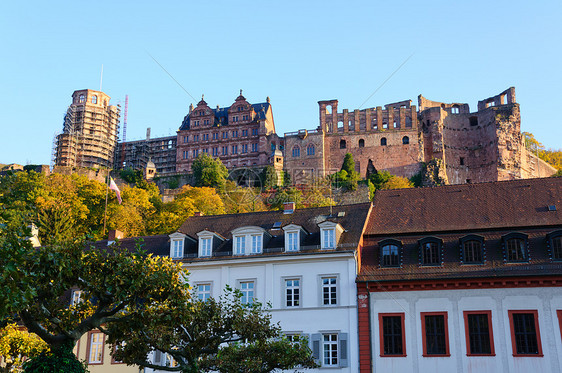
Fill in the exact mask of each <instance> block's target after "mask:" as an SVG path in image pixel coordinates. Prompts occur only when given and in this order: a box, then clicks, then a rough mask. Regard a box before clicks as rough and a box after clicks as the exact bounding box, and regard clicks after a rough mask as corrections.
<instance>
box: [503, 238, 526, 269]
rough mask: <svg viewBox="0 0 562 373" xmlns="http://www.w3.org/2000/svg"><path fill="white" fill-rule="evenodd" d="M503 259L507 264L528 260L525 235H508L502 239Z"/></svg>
mask: <svg viewBox="0 0 562 373" xmlns="http://www.w3.org/2000/svg"><path fill="white" fill-rule="evenodd" d="M502 240H503V246H504V251H505V259H506V261H507V262H508V263H513V262H526V261H528V260H529V253H528V249H527V235H525V234H523V233H510V234H508V235H505V236H503V237H502Z"/></svg>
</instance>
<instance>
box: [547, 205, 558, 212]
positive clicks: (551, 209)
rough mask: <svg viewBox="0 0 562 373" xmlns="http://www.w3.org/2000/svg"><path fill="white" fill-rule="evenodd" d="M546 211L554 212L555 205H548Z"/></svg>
mask: <svg viewBox="0 0 562 373" xmlns="http://www.w3.org/2000/svg"><path fill="white" fill-rule="evenodd" d="M548 211H556V205H548Z"/></svg>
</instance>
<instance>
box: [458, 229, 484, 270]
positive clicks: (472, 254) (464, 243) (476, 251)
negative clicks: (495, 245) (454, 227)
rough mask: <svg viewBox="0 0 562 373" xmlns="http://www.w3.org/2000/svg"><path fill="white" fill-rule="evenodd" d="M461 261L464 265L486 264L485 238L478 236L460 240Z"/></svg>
mask: <svg viewBox="0 0 562 373" xmlns="http://www.w3.org/2000/svg"><path fill="white" fill-rule="evenodd" d="M460 244H461V259H462V263H463V264H483V263H484V259H485V258H484V238H483V237H480V236H476V235H469V236H465V237H463V238H461V239H460Z"/></svg>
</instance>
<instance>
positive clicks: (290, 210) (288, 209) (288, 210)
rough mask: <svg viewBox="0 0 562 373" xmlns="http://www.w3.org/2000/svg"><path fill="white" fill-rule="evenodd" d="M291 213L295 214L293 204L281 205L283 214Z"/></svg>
mask: <svg viewBox="0 0 562 373" xmlns="http://www.w3.org/2000/svg"><path fill="white" fill-rule="evenodd" d="M293 212H295V203H294V202H285V203H284V204H283V214H292V213H293Z"/></svg>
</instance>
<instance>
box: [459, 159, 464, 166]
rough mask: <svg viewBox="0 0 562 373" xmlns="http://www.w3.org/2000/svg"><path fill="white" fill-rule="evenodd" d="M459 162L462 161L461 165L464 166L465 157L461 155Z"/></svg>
mask: <svg viewBox="0 0 562 373" xmlns="http://www.w3.org/2000/svg"><path fill="white" fill-rule="evenodd" d="M459 163H460V165H461V166H464V157H461V159H460V161H459Z"/></svg>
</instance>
